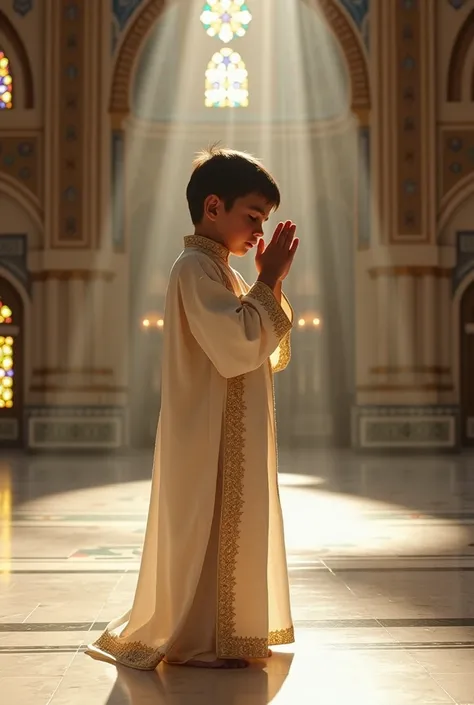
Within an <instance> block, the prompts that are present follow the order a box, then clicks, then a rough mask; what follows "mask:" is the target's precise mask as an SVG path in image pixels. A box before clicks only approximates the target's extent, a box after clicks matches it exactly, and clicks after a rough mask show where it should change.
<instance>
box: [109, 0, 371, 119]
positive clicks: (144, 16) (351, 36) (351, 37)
mask: <svg viewBox="0 0 474 705" xmlns="http://www.w3.org/2000/svg"><path fill="white" fill-rule="evenodd" d="M303 2H306V3H307V4H309V5H310V6H311V7H313V8H314V9H315V11H317V10H318V9H319V10H321V11H322V13H323V15H324V17H325V18H326V21H327V23H328V25H329V27H330V29H331V31H332V32H333V33H334V35H335V36H336V39H337V40H338V42H339V44H340V46H341V49H342V52H343V54H344V56H345V58H346V61H347V64H348V68H349V76H350V84H351V109H352V111H353V112H354V113H355V114H356V115H358V116H360V117H363V118H364V120H365V121H366V120H367V115H368V112H369V110H370V80H369V71H368V65H367V59H366V56H365V53H364V49H363V48H362V44H361V41H360V38H359V35H358V32H357V29H356V27H355V26H354V24H353V23H352V21H351V19H350V18H349V17H348V15H347V12H346V11H345V10H343V9H342V8H341V7H340V6H339V5H338V4H337V2H336V0H318V2H317V3H316V2H315V0H303ZM165 4H166V3H165V0H148V2H146V4H144V7H143V8H142V9H141V10H139V11H138V12H137V14H136V16H135V18H134V19H132V21H131V22H130V24H129V27H128V29H127V31H126V34H125V37H124V39H123V41H122V43H121V46H120V49H119V52H118V57H117V60H116V62H115V67H114V70H113V77H112V88H111V95H110V102H109V110H110V112H111V113H112V114H113V115H116V116H118V117H119V118H124V117H126V116H127V115H128V114H129V113H130V88H131V82H132V76H133V71H134V68H135V65H136V60H137V58H138V55H139V53H140V49H141V47H142V46H143V44H144V41H145V38H146V37H147V35H148V34H149V32H150V31H151V30H152V28H153V27H154V24H155V22H156V20H157V19H158V17H159V16H160V15H161V13H162V12H163V10H164V8H165Z"/></svg>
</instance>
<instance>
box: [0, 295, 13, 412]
mask: <svg viewBox="0 0 474 705" xmlns="http://www.w3.org/2000/svg"><path fill="white" fill-rule="evenodd" d="M0 323H3V324H5V323H6V324H9V323H13V312H12V310H11V308H9V307H8V306H7V305H6V304H4V303H3V302H2V300H1V299H0ZM13 345H14V341H13V337H12V336H11V335H0V409H11V408H12V407H13V391H14V390H13V377H14V369H13Z"/></svg>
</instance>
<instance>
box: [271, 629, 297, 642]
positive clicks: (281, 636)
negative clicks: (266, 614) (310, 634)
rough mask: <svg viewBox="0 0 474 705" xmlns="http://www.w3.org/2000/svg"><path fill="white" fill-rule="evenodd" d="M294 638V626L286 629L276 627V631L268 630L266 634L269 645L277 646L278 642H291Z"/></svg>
mask: <svg viewBox="0 0 474 705" xmlns="http://www.w3.org/2000/svg"><path fill="white" fill-rule="evenodd" d="M294 640H295V628H294V627H293V626H291V627H288V628H287V629H278V631H276V632H270V634H269V635H268V644H269V646H278V645H279V644H293V642H294Z"/></svg>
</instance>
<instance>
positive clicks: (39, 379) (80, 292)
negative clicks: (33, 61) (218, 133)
mask: <svg viewBox="0 0 474 705" xmlns="http://www.w3.org/2000/svg"><path fill="white" fill-rule="evenodd" d="M44 14H45V18H46V22H45V52H46V57H45V68H46V72H45V73H46V75H47V76H48V80H47V81H46V82H45V87H46V88H45V90H46V96H45V130H44V155H45V171H44V178H43V183H44V189H45V233H46V241H45V250H44V252H43V253H42V263H43V266H44V271H43V272H42V276H43V277H44V278H45V280H46V281H45V287H46V288H45V292H44V296H45V299H44V326H45V328H46V335H45V337H46V343H45V348H46V350H45V359H44V365H43V369H40V370H39V372H40V373H41V374H39V375H36V379H35V381H34V383H33V384H32V386H31V390H30V391H31V393H32V407H31V409H30V412H29V424H28V428H29V429H30V437H29V439H28V443H29V446H30V447H34V448H43V449H47V448H52V447H55V448H57V447H60V448H69V449H75V448H88V449H93V448H118V447H121V446H123V445H124V444H125V443H126V409H127V396H126V395H127V389H126V378H125V377H124V375H123V369H122V367H121V366H120V365H118V364H116V363H117V356H116V354H115V347H114V346H109V347H107V346H105V347H102V348H101V353H102V357H101V367H100V368H96V367H95V362H94V361H93V359H92V357H93V356H92V354H91V350H92V348H93V343H92V339H91V335H90V334H88V330H90V329H91V328H93V329H94V335H96V336H97V337H98V338H99V339H100V338H102V337H103V334H104V327H103V322H104V314H101V316H100V321H101V324H98V323H96V322H95V321H93V320H92V319H91V317H93V316H94V314H93V313H91V311H89V310H87V309H86V305H87V301H88V300H89V298H94V299H95V302H96V303H97V302H98V299H99V298H101V299H102V301H101V310H102V311H103V310H104V308H103V304H104V299H105V298H107V300H109V301H111V302H112V301H113V299H114V296H113V295H110V292H109V290H110V289H111V288H112V287H113V288H114V291H115V292H116V293H117V292H118V293H117V297H119V298H120V296H121V292H124V293H123V295H122V296H123V298H124V300H125V301H127V300H128V281H127V276H126V274H125V276H124V270H125V268H124V267H123V265H122V263H121V262H117V259H116V255H114V253H113V247H112V241H111V237H110V227H109V224H110V220H111V213H110V211H111V208H110V171H111V169H110V151H111V150H110V124H109V115H108V99H109V96H110V76H111V70H110V69H111V62H112V61H113V57H112V56H111V36H110V32H111V7H110V3H104V2H90V1H89V0H45V11H44ZM99 281H100V284H99V288H100V294H98V293H97V291H96V292H95V293H92V290H93V289H94V287H95V285H96V283H97V282H99ZM112 313H113V312H112V311H110V310H109V311H107V313H106V314H105V316H109V317H110V316H111V315H112ZM127 323H128V321H127V316H126V311H125V315H124V317H123V318H121V319H120V323H119V327H120V324H121V327H120V331H119V333H118V335H119V337H120V339H121V343H122V344H123V343H125V341H126V326H127ZM43 336H44V333H43ZM116 368H117V369H116Z"/></svg>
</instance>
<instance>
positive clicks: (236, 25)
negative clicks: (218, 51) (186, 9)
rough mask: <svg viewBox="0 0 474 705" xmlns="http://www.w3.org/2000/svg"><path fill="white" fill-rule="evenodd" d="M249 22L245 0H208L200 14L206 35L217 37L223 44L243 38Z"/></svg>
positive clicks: (250, 18)
mask: <svg viewBox="0 0 474 705" xmlns="http://www.w3.org/2000/svg"><path fill="white" fill-rule="evenodd" d="M251 21H252V15H251V14H250V12H249V9H248V7H247V5H246V4H245V0H208V2H207V3H206V4H205V5H204V8H203V11H202V14H201V22H202V24H203V25H204V29H205V30H206V32H207V33H208V35H209V36H210V37H219V39H220V40H221V41H222V42H224V44H228V43H229V42H231V41H232V40H233V39H236V38H237V37H243V36H244V34H245V33H246V31H247V29H248V26H249V24H250V22H251Z"/></svg>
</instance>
